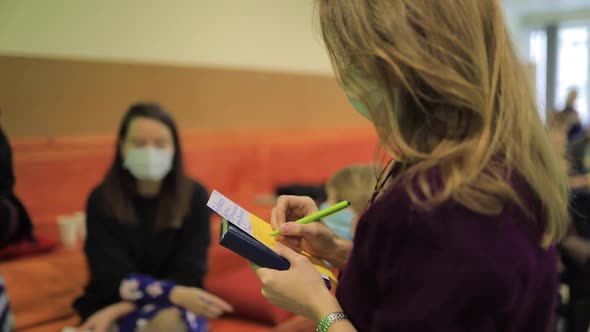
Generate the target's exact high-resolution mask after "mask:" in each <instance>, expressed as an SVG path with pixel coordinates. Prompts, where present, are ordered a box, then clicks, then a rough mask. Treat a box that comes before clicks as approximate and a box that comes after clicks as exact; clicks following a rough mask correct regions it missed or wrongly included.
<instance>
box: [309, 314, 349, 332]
mask: <svg viewBox="0 0 590 332" xmlns="http://www.w3.org/2000/svg"><path fill="white" fill-rule="evenodd" d="M346 319H348V317H346V314H344V312H342V311H336V312H333V313H330V314H327V315H326V316H324V317H323V318H322V319H321V320H320V322H319V323H318V327H317V328H316V330H315V332H328V329H329V328H330V326H332V324H334V323H336V322H339V321H341V320H346Z"/></svg>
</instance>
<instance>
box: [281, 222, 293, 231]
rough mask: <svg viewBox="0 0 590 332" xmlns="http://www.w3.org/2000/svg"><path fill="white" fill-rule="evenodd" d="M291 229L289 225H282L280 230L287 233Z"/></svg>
mask: <svg viewBox="0 0 590 332" xmlns="http://www.w3.org/2000/svg"><path fill="white" fill-rule="evenodd" d="M290 228H291V227H289V223H285V224H282V225H281V227H280V229H281V233H287V232H288V231H289V229H290Z"/></svg>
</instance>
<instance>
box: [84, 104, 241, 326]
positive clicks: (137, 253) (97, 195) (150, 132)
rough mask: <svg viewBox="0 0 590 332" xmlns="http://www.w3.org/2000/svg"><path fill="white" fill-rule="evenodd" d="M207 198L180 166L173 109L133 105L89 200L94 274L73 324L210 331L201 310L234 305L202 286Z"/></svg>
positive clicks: (88, 248)
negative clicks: (110, 160)
mask: <svg viewBox="0 0 590 332" xmlns="http://www.w3.org/2000/svg"><path fill="white" fill-rule="evenodd" d="M207 199H208V193H207V190H206V189H205V188H204V187H203V186H202V185H201V184H199V183H197V182H196V181H194V180H192V179H190V178H189V177H188V176H187V175H186V174H185V172H184V170H183V158H182V154H181V147H180V140H179V135H178V132H177V129H176V125H175V123H174V121H173V119H172V117H171V116H170V115H169V114H168V113H167V112H166V111H164V110H163V109H162V108H161V107H160V106H159V105H157V104H150V103H141V104H135V105H132V106H131V107H130V108H129V110H128V112H127V113H126V114H125V116H124V118H123V121H122V123H121V127H120V130H119V134H118V137H117V143H116V150H115V157H114V162H113V164H112V165H111V167H110V170H109V171H108V172H107V174H106V176H105V178H104V180H103V181H102V183H101V184H100V185H99V186H98V187H97V188H95V189H94V190H93V191H92V193H91V194H90V197H89V199H88V203H87V208H86V216H87V227H88V230H87V232H88V233H87V238H86V242H85V245H84V251H85V253H86V257H87V261H88V266H89V270H90V281H89V283H88V285H87V286H86V288H85V290H84V294H83V295H82V296H81V297H80V298H79V299H77V300H76V301H75V303H74V307H75V309H76V310H77V311H78V313H79V314H80V316H81V318H82V322H83V323H82V325H81V327H80V328H79V329H78V330H79V331H86V330H92V331H93V332H106V331H110V330H111V329H114V328H115V327H116V328H118V331H119V332H132V331H146V332H152V331H169V332H176V331H190V332H194V331H207V322H206V319H205V318H214V317H218V316H220V315H222V314H223V313H224V312H229V311H231V310H232V308H231V306H230V305H229V304H228V303H226V302H225V301H223V300H222V299H220V298H218V297H216V296H214V295H212V294H210V293H208V292H207V291H205V290H203V277H204V275H205V273H206V271H207V250H208V246H209V243H210V229H209V227H210V225H209V218H210V213H209V210H208V208H207V206H206V203H207Z"/></svg>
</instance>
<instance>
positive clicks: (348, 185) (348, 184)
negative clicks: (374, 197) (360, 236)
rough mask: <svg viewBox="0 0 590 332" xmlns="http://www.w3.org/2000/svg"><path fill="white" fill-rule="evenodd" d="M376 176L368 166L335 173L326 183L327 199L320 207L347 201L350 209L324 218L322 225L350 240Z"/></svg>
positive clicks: (349, 167)
mask: <svg viewBox="0 0 590 332" xmlns="http://www.w3.org/2000/svg"><path fill="white" fill-rule="evenodd" d="M376 178H377V176H376V175H375V169H374V168H373V167H372V166H370V165H351V166H348V167H345V168H343V169H341V170H340V171H338V172H336V174H334V175H333V176H332V177H331V178H330V179H329V180H328V182H327V183H326V194H327V196H328V199H327V200H326V202H324V203H323V204H321V205H320V209H324V208H326V207H328V206H330V205H332V204H336V203H338V202H340V201H345V200H346V201H349V202H350V207H349V208H348V209H346V210H344V211H341V212H338V213H336V214H333V215H331V216H329V217H326V218H324V220H323V221H324V223H325V224H326V225H327V226H328V227H330V228H331V229H332V230H333V231H334V232H335V233H336V234H338V235H339V236H341V237H343V238H345V239H347V240H352V238H353V236H354V230H355V229H356V223H357V221H358V218H359V217H360V215H361V214H363V212H364V211H365V209H366V208H367V204H368V202H369V199H370V198H371V194H372V193H373V189H374V188H375V182H376V180H377V179H376Z"/></svg>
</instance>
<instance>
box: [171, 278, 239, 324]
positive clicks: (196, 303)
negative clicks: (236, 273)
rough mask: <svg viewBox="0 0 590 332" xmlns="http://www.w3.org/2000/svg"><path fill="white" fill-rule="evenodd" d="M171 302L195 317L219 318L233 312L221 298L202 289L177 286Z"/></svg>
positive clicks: (172, 293)
mask: <svg viewBox="0 0 590 332" xmlns="http://www.w3.org/2000/svg"><path fill="white" fill-rule="evenodd" d="M170 301H171V302H172V303H173V304H175V305H177V306H180V307H182V308H184V309H186V310H188V311H190V312H192V313H194V314H195V315H198V316H203V317H206V318H217V317H219V316H221V315H223V314H224V313H226V312H232V311H233V308H232V306H231V305H230V304H229V303H227V302H225V301H224V300H222V299H221V298H219V297H217V296H215V295H213V294H211V293H208V292H206V291H204V290H202V289H200V288H195V287H184V286H175V287H174V288H173V289H172V291H171V292H170Z"/></svg>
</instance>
